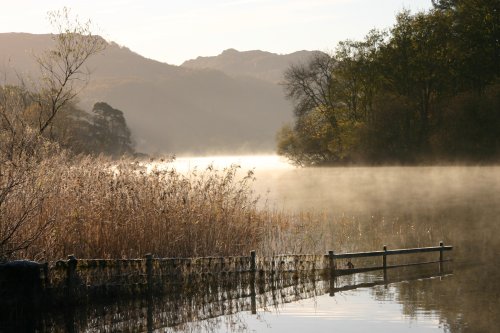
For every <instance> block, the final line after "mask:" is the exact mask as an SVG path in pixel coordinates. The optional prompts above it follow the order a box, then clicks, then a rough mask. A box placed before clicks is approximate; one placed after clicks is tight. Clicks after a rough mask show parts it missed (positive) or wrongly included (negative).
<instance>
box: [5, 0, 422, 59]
mask: <svg viewBox="0 0 500 333" xmlns="http://www.w3.org/2000/svg"><path fill="white" fill-rule="evenodd" d="M0 4H1V7H0V8H2V10H1V12H0V32H29V33H49V32H55V31H54V29H53V28H52V27H51V25H50V24H49V21H48V19H47V12H48V11H51V10H58V9H61V8H63V7H68V8H69V9H70V10H71V13H72V14H73V15H76V16H78V17H79V19H81V20H87V19H90V20H91V21H92V23H93V26H94V29H93V31H94V32H96V33H97V34H99V35H101V36H103V37H104V38H106V39H107V40H108V41H113V42H116V43H117V44H119V45H122V46H126V47H128V48H130V49H131V50H132V51H134V52H136V53H139V54H140V55H142V56H145V57H147V58H151V59H155V60H158V61H161V62H166V63H169V64H173V65H180V64H181V63H182V62H184V61H185V60H189V59H194V58H196V57H198V56H213V55H217V54H220V53H221V52H222V51H223V50H225V49H228V48H234V49H237V50H239V51H247V50H256V49H260V50H264V51H269V52H274V53H280V54H284V53H291V52H294V51H298V50H321V51H329V50H333V49H334V48H335V45H336V44H337V43H338V42H339V41H342V40H345V39H362V38H363V36H364V35H365V34H366V33H367V32H368V31H369V30H370V29H372V28H379V29H384V28H388V27H390V26H391V25H393V24H394V22H395V15H396V14H397V13H398V12H399V11H401V10H403V9H409V10H411V11H412V12H416V11H421V10H427V9H429V8H431V0H142V1H139V0H85V1H83V0H78V1H77V0H45V1H42V0H15V1H12V0H0ZM0 47H1V46H0Z"/></svg>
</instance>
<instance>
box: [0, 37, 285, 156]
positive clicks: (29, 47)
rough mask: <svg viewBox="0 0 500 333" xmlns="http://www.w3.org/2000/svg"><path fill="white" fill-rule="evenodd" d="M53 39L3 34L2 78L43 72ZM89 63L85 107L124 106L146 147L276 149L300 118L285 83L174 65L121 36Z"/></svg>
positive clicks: (82, 102) (0, 53) (204, 150)
mask: <svg viewBox="0 0 500 333" xmlns="http://www.w3.org/2000/svg"><path fill="white" fill-rule="evenodd" d="M51 43H52V40H51V35H48V34H44V35H34V34H27V33H0V46H1V47H0V66H1V65H4V66H3V67H4V72H6V76H7V77H8V78H9V79H8V80H7V82H2V84H3V83H16V80H17V74H16V73H21V76H22V77H23V78H24V77H36V76H37V73H38V72H37V66H36V64H35V62H34V59H33V57H32V54H33V53H40V52H42V50H44V49H47V48H49V47H50V46H51ZM261 52H264V51H261ZM7 65H8V66H7ZM87 65H88V67H89V68H90V69H91V72H92V74H91V78H90V82H89V83H88V85H87V87H86V88H85V89H84V90H83V91H82V92H81V93H80V95H79V100H80V102H79V105H80V106H82V107H83V108H84V109H87V110H90V109H91V107H92V105H94V104H95V103H96V102H101V101H102V102H106V103H108V104H110V105H111V106H113V107H114V108H117V109H120V110H122V111H123V113H124V115H125V118H126V120H127V124H128V125H129V127H130V129H131V131H132V134H133V137H134V139H135V141H136V143H137V150H138V151H143V152H148V153H155V152H165V153H175V154H178V155H182V154H186V153H193V154H210V153H213V152H220V153H232V152H242V150H245V149H248V150H250V151H252V152H262V151H267V152H270V151H274V147H275V142H274V140H275V133H276V131H277V130H278V129H279V128H280V127H281V126H282V125H283V124H284V123H286V122H288V121H290V120H291V118H292V113H291V112H290V110H291V106H290V104H289V102H288V101H286V100H285V98H284V93H283V90H282V87H280V86H279V85H277V84H275V83H274V82H272V81H269V80H265V79H262V78H259V76H258V75H254V76H252V75H234V73H232V72H230V71H229V73H228V72H224V71H222V70H218V69H214V68H193V67H189V66H175V65H170V64H167V63H163V62H159V61H157V60H152V59H148V58H145V57H143V56H141V55H140V54H138V53H135V52H134V51H131V50H130V49H128V48H127V47H125V46H120V45H118V44H117V43H114V42H108V47H107V48H106V50H105V51H104V52H103V53H102V54H98V55H96V56H95V57H93V58H91V59H90V60H89V62H88V64H87ZM280 66H281V67H280V68H282V67H283V66H282V65H280ZM9 80H10V81H9Z"/></svg>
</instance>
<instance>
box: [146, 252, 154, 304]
mask: <svg viewBox="0 0 500 333" xmlns="http://www.w3.org/2000/svg"><path fill="white" fill-rule="evenodd" d="M146 275H147V283H148V294H149V295H151V294H152V293H153V255H152V254H151V253H148V254H146Z"/></svg>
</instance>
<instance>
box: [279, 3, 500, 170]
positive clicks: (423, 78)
mask: <svg viewBox="0 0 500 333" xmlns="http://www.w3.org/2000/svg"><path fill="white" fill-rule="evenodd" d="M432 2H433V8H432V9H431V10H429V11H426V12H418V13H415V14H412V13H411V12H409V11H402V12H400V13H399V14H398V15H397V17H396V24H395V25H394V26H393V27H392V28H390V29H389V30H386V31H380V30H371V31H370V32H369V33H368V34H367V35H366V36H365V38H364V39H363V40H361V41H353V40H346V41H343V42H340V43H339V44H338V45H337V47H336V49H335V52H334V53H333V54H326V53H322V52H317V53H316V54H315V55H314V56H313V57H312V58H311V59H310V60H309V61H308V62H307V63H303V64H298V65H292V66H291V67H289V69H288V70H287V71H286V73H285V81H284V83H283V84H284V88H285V92H286V95H287V97H288V98H289V99H290V100H291V101H292V102H293V104H294V115H295V119H294V123H293V124H291V125H286V126H284V127H283V128H281V130H280V131H279V133H278V134H277V145H278V153H279V154H280V155H284V156H286V157H287V158H288V159H290V160H291V161H292V162H294V163H295V164H298V165H324V164H346V163H369V164H377V163H408V164H414V163H435V162H442V161H445V162H497V161H498V160H499V159H500V80H499V74H500V19H499V15H500V14H499V12H500V8H499V7H500V3H499V2H498V1H496V0H433V1H432Z"/></svg>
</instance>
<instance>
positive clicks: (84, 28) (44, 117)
mask: <svg viewBox="0 0 500 333" xmlns="http://www.w3.org/2000/svg"><path fill="white" fill-rule="evenodd" d="M49 20H50V22H51V23H52V25H53V26H54V27H55V28H56V29H57V32H58V33H57V34H56V35H54V42H55V45H54V48H53V49H51V50H48V51H46V52H44V53H43V54H42V55H40V56H37V57H36V61H37V63H38V65H39V67H40V72H41V75H42V76H41V89H40V91H39V93H40V94H39V96H40V100H39V106H40V110H39V117H38V129H39V132H40V133H43V132H44V131H45V130H46V129H47V127H48V126H49V125H50V124H51V123H52V121H53V119H54V117H55V116H56V114H57V113H58V112H59V111H60V110H61V109H62V108H63V107H64V106H65V105H66V104H68V103H69V102H71V101H72V100H73V99H75V97H76V96H77V95H78V93H79V92H80V89H81V88H82V87H83V86H85V84H86V83H87V82H88V79H89V76H90V70H89V69H88V68H87V67H86V66H85V64H86V63H87V60H88V59H89V58H90V57H92V56H93V55H95V54H97V53H99V52H101V51H103V50H104V49H105V47H106V42H105V41H104V39H102V38H101V37H99V36H97V35H93V34H92V32H91V22H90V20H89V21H86V22H84V23H81V22H79V20H78V18H71V16H70V12H69V10H68V9H67V8H66V7H65V8H63V9H62V10H61V11H54V12H50V13H49Z"/></svg>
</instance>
